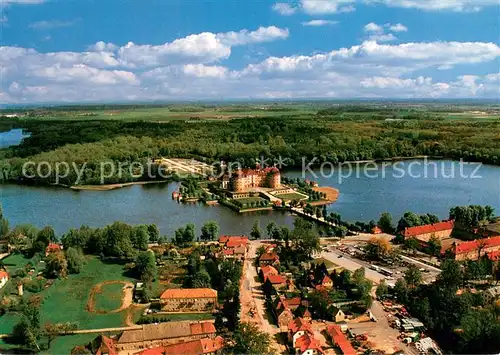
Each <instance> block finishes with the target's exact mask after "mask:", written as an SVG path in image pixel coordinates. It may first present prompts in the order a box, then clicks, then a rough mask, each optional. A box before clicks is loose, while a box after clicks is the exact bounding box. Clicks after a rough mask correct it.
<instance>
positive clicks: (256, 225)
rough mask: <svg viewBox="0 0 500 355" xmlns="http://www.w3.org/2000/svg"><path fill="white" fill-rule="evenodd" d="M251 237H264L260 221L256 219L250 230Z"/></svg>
mask: <svg viewBox="0 0 500 355" xmlns="http://www.w3.org/2000/svg"><path fill="white" fill-rule="evenodd" d="M250 237H251V238H252V239H260V238H261V237H262V232H261V231H260V222H259V221H258V220H255V221H254V222H253V225H252V230H251V231H250Z"/></svg>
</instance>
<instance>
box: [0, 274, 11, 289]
mask: <svg viewBox="0 0 500 355" xmlns="http://www.w3.org/2000/svg"><path fill="white" fill-rule="evenodd" d="M7 281H9V273H8V272H7V271H5V270H0V288H2V287H4V286H5V284H6V283H7Z"/></svg>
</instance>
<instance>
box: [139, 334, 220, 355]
mask: <svg viewBox="0 0 500 355" xmlns="http://www.w3.org/2000/svg"><path fill="white" fill-rule="evenodd" d="M223 346H224V339H223V338H222V337H220V336H218V337H216V338H215V339H209V338H205V339H199V340H193V341H187V342H181V343H177V344H172V345H167V346H160V347H157V348H151V349H146V350H143V351H140V352H138V353H136V355H165V354H167V355H169V354H172V355H177V354H187V355H202V354H209V353H215V352H216V351H217V350H220V349H221V348H222V347H223Z"/></svg>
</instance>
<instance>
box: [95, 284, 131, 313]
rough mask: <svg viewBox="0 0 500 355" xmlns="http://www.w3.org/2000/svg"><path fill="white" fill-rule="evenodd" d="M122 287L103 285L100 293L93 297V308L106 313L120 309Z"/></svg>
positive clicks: (120, 285)
mask: <svg viewBox="0 0 500 355" xmlns="http://www.w3.org/2000/svg"><path fill="white" fill-rule="evenodd" d="M123 287H124V285H123V284H107V285H103V286H102V289H101V291H100V292H99V293H96V295H95V308H96V309H97V310H100V311H107V312H109V311H113V310H115V309H118V308H120V306H121V304H122V297H123Z"/></svg>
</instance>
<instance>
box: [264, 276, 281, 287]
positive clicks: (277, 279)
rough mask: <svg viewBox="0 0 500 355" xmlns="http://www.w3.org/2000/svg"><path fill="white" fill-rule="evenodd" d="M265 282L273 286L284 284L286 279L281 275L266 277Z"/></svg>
mask: <svg viewBox="0 0 500 355" xmlns="http://www.w3.org/2000/svg"><path fill="white" fill-rule="evenodd" d="M267 280H269V282H270V283H271V284H273V285H276V284H284V283H286V277H285V276H283V275H268V276H267Z"/></svg>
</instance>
